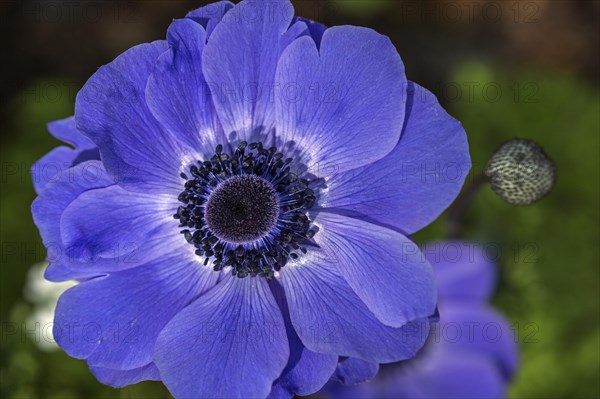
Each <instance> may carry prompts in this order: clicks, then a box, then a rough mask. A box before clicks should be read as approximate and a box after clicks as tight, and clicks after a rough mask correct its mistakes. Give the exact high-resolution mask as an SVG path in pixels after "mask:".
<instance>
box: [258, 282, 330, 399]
mask: <svg viewBox="0 0 600 399" xmlns="http://www.w3.org/2000/svg"><path fill="white" fill-rule="evenodd" d="M271 287H272V291H273V294H274V296H275V299H276V300H277V303H278V305H279V307H280V309H281V311H282V313H283V319H284V321H285V328H286V332H287V339H288V342H289V344H290V358H289V360H288V364H287V366H286V367H285V369H284V370H283V372H282V373H281V376H280V377H279V378H278V379H277V381H275V383H274V384H273V388H272V390H271V393H270V394H269V398H292V397H294V395H296V394H297V395H301V396H306V395H311V394H313V393H315V392H317V391H318V390H319V389H321V388H322V387H323V386H324V385H325V384H326V383H327V381H328V380H329V378H330V377H331V375H332V374H333V372H334V371H335V369H336V367H337V362H338V356H336V355H328V354H324V353H317V352H313V351H311V350H309V349H307V348H306V347H305V346H304V344H302V341H301V340H300V338H299V337H298V334H296V331H295V330H294V327H293V326H292V322H291V320H290V315H289V310H288V307H287V302H286V299H285V293H284V292H283V289H282V288H281V286H280V285H279V284H277V283H274V284H272V285H271Z"/></svg>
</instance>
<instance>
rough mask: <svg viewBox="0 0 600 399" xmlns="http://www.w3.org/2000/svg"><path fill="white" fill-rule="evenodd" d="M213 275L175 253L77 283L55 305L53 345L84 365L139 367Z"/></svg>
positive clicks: (147, 361) (214, 279) (112, 367)
mask: <svg viewBox="0 0 600 399" xmlns="http://www.w3.org/2000/svg"><path fill="white" fill-rule="evenodd" d="M217 277H218V273H215V272H214V271H212V270H210V269H209V268H203V267H202V266H201V264H199V263H198V262H197V261H196V260H195V259H194V258H191V257H189V256H182V255H181V254H179V252H178V251H177V250H175V251H174V252H173V253H170V254H162V257H161V258H160V259H158V260H155V261H153V262H150V263H147V264H145V265H143V266H142V267H138V268H135V269H129V270H126V271H122V272H117V273H113V274H110V275H108V276H103V277H98V278H95V279H92V280H88V281H85V282H82V283H80V284H79V285H77V286H75V287H73V288H71V289H69V290H67V291H66V292H65V293H64V294H63V295H62V296H61V297H60V299H59V301H58V305H57V307H56V313H55V319H54V323H55V325H54V336H55V338H56V342H57V343H58V344H59V346H60V347H61V348H63V349H64V350H65V352H67V353H68V354H69V355H70V356H72V357H75V358H78V359H87V361H88V364H89V365H90V366H96V367H103V368H110V369H118V370H130V369H134V368H139V367H143V366H145V365H147V364H148V363H150V362H151V361H152V351H153V347H154V343H155V342H156V338H157V337H158V334H159V333H160V331H161V330H162V329H163V327H164V326H165V325H167V323H168V322H169V320H171V318H172V317H173V316H175V315H176V314H177V313H178V312H179V311H180V310H181V309H183V308H184V307H185V306H186V305H187V304H189V303H190V302H191V301H193V300H194V299H195V298H197V297H198V296H200V295H201V294H202V293H203V292H205V291H207V290H208V289H210V288H211V287H212V286H214V284H216V279H217Z"/></svg>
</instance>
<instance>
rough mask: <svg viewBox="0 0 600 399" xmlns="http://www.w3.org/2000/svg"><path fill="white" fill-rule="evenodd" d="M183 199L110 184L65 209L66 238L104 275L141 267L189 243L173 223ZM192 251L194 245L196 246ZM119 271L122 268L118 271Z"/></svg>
mask: <svg viewBox="0 0 600 399" xmlns="http://www.w3.org/2000/svg"><path fill="white" fill-rule="evenodd" d="M177 207H178V203H177V198H171V197H169V196H166V195H163V196H159V195H152V194H144V193H138V192H133V191H126V190H124V189H123V188H121V187H120V186H116V185H114V186H110V187H105V188H101V189H96V190H90V191H86V192H84V193H82V194H80V195H79V196H78V197H77V198H76V199H75V200H74V201H73V202H71V204H69V206H68V207H67V208H66V209H65V210H64V212H63V214H62V216H61V219H60V233H61V234H60V236H61V238H62V242H63V244H64V245H65V247H66V249H67V253H68V254H69V256H70V257H72V258H74V259H76V260H79V261H81V262H96V261H98V260H109V259H114V260H115V263H114V265H110V266H106V267H107V268H103V267H104V264H96V263H91V264H90V265H89V269H92V268H95V269H97V270H101V271H110V270H122V269H125V268H131V267H136V266H137V265H139V264H140V263H141V262H144V261H147V260H150V259H154V258H157V257H160V256H162V254H164V253H166V252H169V250H170V249H171V248H173V246H178V245H179V244H181V243H185V244H186V246H187V243H186V242H185V239H184V238H183V236H182V235H181V234H180V233H179V228H178V222H177V221H176V220H174V219H173V215H174V214H175V212H176V210H177ZM190 247H191V246H190ZM115 268H116V269H115Z"/></svg>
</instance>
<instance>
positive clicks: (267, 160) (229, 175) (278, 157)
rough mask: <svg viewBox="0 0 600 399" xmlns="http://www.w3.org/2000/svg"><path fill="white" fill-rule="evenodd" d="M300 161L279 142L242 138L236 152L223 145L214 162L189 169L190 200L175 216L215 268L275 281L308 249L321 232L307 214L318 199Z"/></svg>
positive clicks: (186, 196)
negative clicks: (299, 171) (295, 166)
mask: <svg viewBox="0 0 600 399" xmlns="http://www.w3.org/2000/svg"><path fill="white" fill-rule="evenodd" d="M292 161H293V160H292V158H287V159H284V155H283V154H282V153H281V152H277V148H276V147H271V148H269V149H266V148H264V147H263V145H262V143H251V144H248V143H247V142H241V143H240V144H239V145H238V146H237V148H236V149H235V151H234V152H233V153H232V154H231V155H229V154H226V153H224V152H223V146H222V145H218V146H217V147H216V149H215V154H214V155H213V156H212V157H211V159H210V160H208V161H204V162H198V163H197V164H195V165H192V166H191V167H190V169H189V172H190V175H191V176H188V175H187V174H185V173H182V174H181V177H182V178H183V179H185V180H186V182H185V189H184V190H183V192H182V193H181V194H180V195H179V198H178V199H179V201H180V202H182V203H183V205H181V206H180V207H179V208H178V210H177V213H176V214H175V215H174V218H175V219H179V222H180V224H179V226H180V227H182V228H183V229H182V231H181V233H182V234H183V236H184V237H185V239H186V240H187V242H189V243H190V244H192V245H194V247H195V248H196V254H197V255H198V256H200V257H204V258H205V259H204V264H205V265H208V263H209V261H210V260H211V259H212V260H213V267H214V270H215V271H219V270H222V269H223V268H224V267H227V266H230V267H231V268H232V274H233V275H235V276H238V277H240V278H243V277H247V276H252V277H255V276H262V277H266V278H269V279H270V278H272V277H273V275H274V272H275V271H278V270H280V269H281V268H282V267H283V266H285V264H286V263H287V262H288V260H289V259H290V258H291V259H296V258H298V257H299V255H300V253H306V252H307V250H306V246H305V243H306V242H307V241H308V240H310V239H311V238H312V237H313V236H314V235H315V230H312V229H311V222H310V220H309V218H308V216H307V215H306V213H307V211H308V210H309V209H310V208H311V207H312V206H313V205H314V204H315V201H316V197H315V194H314V192H313V191H312V190H311V189H310V188H309V187H308V186H309V182H308V181H307V180H306V179H302V178H300V177H298V176H297V175H296V174H294V173H293V172H292V171H291V169H290V165H291V163H292ZM258 209H263V210H264V212H260V213H259V212H258V211H257V210H258Z"/></svg>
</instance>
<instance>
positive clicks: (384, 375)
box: [324, 241, 518, 399]
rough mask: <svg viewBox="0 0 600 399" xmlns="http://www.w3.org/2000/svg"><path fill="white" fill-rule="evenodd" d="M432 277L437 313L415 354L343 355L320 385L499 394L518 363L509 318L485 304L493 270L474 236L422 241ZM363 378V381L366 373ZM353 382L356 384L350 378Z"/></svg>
mask: <svg viewBox="0 0 600 399" xmlns="http://www.w3.org/2000/svg"><path fill="white" fill-rule="evenodd" d="M423 251H424V253H425V254H426V256H427V259H428V260H429V262H430V263H431V264H432V266H433V268H434V271H435V274H436V277H437V284H438V290H439V292H438V295H439V305H438V306H439V313H440V320H439V323H436V324H435V325H434V326H432V330H431V336H430V337H429V339H428V341H427V343H426V345H425V346H424V347H423V349H421V351H420V352H419V354H418V355H417V356H416V357H414V358H413V359H410V360H406V361H402V362H398V363H394V364H388V365H385V366H382V370H381V371H379V374H378V375H377V376H375V375H376V374H377V372H378V369H379V367H378V365H377V364H372V363H368V362H364V361H361V360H358V359H353V358H348V359H343V360H342V361H341V362H340V364H339V366H338V368H337V370H336V373H335V374H334V377H333V378H332V382H330V383H329V384H328V385H327V386H326V388H325V390H324V393H325V394H326V395H327V396H329V397H333V398H336V399H341V398H353V399H359V398H364V399H367V398H377V399H386V398H394V399H396V398H407V399H409V398H410V399H413V398H414V399H419V398H423V399H435V398H440V399H442V398H443V399H448V398H457V399H458V398H460V399H464V398H473V399H486V398H503V397H505V395H506V387H507V384H508V382H509V380H510V379H511V377H512V376H513V375H514V373H515V370H516V368H517V364H518V350H517V345H516V343H515V335H514V332H513V331H512V329H511V327H510V325H509V323H508V322H507V320H505V319H504V318H503V317H502V316H501V315H500V314H499V313H498V312H496V311H495V310H493V309H492V308H490V307H489V306H488V305H487V303H486V302H487V301H488V300H489V298H490V296H491V294H492V293H493V291H494V287H495V281H496V273H495V266H494V265H493V264H492V263H491V262H490V259H489V255H486V253H485V251H484V250H482V248H481V247H479V246H477V245H475V244H474V243H469V242H461V241H442V242H434V243H429V244H427V245H426V246H425V247H424V248H423ZM371 379H373V380H372V381H371V382H369V383H363V382H365V381H368V380H371ZM353 384H358V385H354V386H351V385H353Z"/></svg>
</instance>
